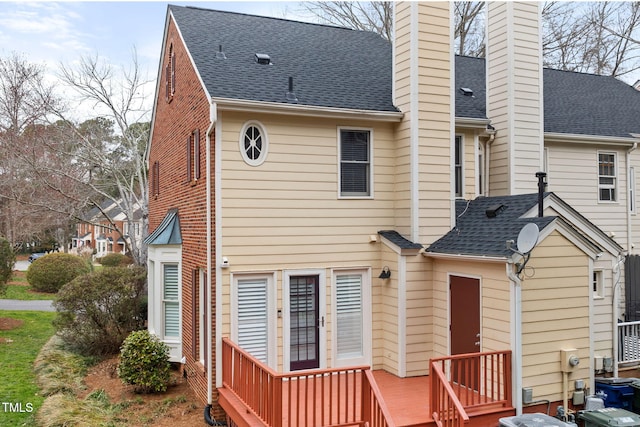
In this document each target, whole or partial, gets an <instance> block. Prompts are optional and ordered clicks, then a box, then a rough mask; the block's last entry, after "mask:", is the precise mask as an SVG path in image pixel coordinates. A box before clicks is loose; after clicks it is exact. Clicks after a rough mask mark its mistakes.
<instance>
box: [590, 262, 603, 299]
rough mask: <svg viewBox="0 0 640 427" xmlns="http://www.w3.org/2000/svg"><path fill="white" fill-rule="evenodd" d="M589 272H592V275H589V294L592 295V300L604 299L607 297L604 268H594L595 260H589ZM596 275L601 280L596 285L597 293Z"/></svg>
mask: <svg viewBox="0 0 640 427" xmlns="http://www.w3.org/2000/svg"><path fill="white" fill-rule="evenodd" d="M589 267H590V268H589V271H590V273H591V274H590V275H589V291H590V292H589V293H590V294H591V299H592V300H593V299H598V300H600V299H604V298H605V296H606V286H605V281H604V268H602V267H594V266H593V259H591V258H590V259H589ZM594 275H596V276H597V277H598V278H599V280H598V283H597V284H596V291H595V292H594V291H593V276H594Z"/></svg>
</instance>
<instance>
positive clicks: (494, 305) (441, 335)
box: [433, 258, 512, 357]
mask: <svg viewBox="0 0 640 427" xmlns="http://www.w3.org/2000/svg"><path fill="white" fill-rule="evenodd" d="M433 263H434V265H433V271H434V273H433V276H434V284H433V287H434V291H433V294H434V298H433V299H434V301H433V312H434V316H433V317H434V351H433V353H434V354H433V357H441V356H446V355H448V354H449V348H450V347H449V345H450V344H449V304H450V301H449V275H456V276H462V277H473V278H478V279H479V280H480V298H481V307H480V317H481V319H480V328H481V329H480V330H481V351H502V350H507V349H510V348H511V305H512V302H511V291H510V289H511V288H510V282H509V280H508V279H507V277H506V269H505V264H504V263H500V262H486V263H480V262H477V261H468V260H464V259H462V258H461V259H460V260H456V261H450V260H442V259H434V261H433Z"/></svg>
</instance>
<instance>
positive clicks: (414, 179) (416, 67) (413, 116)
mask: <svg viewBox="0 0 640 427" xmlns="http://www.w3.org/2000/svg"><path fill="white" fill-rule="evenodd" d="M418 6H419V4H418V2H411V3H410V6H409V7H410V8H411V15H410V16H411V24H410V26H411V31H410V33H411V36H410V37H409V43H410V45H409V52H410V53H409V69H410V72H409V85H410V86H411V91H410V95H409V96H410V97H411V98H410V101H409V103H410V107H409V108H410V111H409V114H410V119H409V120H410V121H409V123H410V130H409V133H410V135H411V136H410V138H409V150H410V154H409V162H410V169H409V170H410V174H411V177H410V192H411V209H410V215H411V220H410V224H411V241H413V242H417V241H419V240H420V188H419V183H420V162H419V156H420V133H419V122H420V121H419V119H418V118H419V117H420V115H419V114H418V113H419V111H418V107H419V102H418V95H419V89H420V87H419V81H418V76H419V71H420V64H419V63H418V57H419V51H418V48H419V46H418V43H419V39H418V35H419V34H418V25H419V21H418V14H419V13H420V11H419V10H418Z"/></svg>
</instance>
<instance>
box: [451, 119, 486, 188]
mask: <svg viewBox="0 0 640 427" xmlns="http://www.w3.org/2000/svg"><path fill="white" fill-rule="evenodd" d="M476 133H477V131H476V130H474V129H456V133H455V135H456V136H461V137H462V141H463V144H464V148H463V152H462V161H463V164H462V166H463V172H462V176H463V188H462V190H463V193H462V196H463V198H464V199H466V200H472V199H475V198H476V197H477V196H478V194H477V192H476V190H480V189H479V188H476V187H477V185H476V184H477V182H476V181H477V179H478V167H480V165H478V163H477V161H478V159H477V158H476V156H477V150H476V146H477V145H478V136H477V135H476ZM454 178H455V175H454Z"/></svg>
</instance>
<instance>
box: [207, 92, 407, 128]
mask: <svg viewBox="0 0 640 427" xmlns="http://www.w3.org/2000/svg"><path fill="white" fill-rule="evenodd" d="M211 103H212V104H214V103H215V104H217V106H218V109H219V110H224V111H242V112H252V113H265V114H287V115H298V116H309V117H324V118H348V119H351V120H357V119H360V120H374V121H379V122H391V123H399V122H401V121H402V118H403V117H404V113H402V112H400V111H379V110H359V109H350V108H336V107H320V106H315V105H300V104H285V103H279V102H264V101H252V100H244V99H232V98H211Z"/></svg>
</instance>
